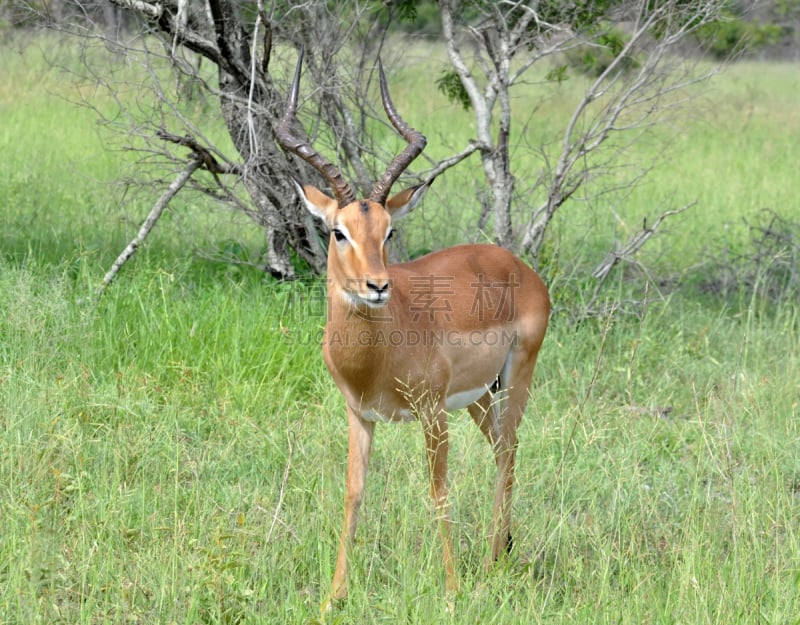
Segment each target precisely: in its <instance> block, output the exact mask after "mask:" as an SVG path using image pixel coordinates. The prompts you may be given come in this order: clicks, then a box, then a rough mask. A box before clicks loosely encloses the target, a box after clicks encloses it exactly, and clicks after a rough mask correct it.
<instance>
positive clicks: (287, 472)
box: [266, 436, 293, 542]
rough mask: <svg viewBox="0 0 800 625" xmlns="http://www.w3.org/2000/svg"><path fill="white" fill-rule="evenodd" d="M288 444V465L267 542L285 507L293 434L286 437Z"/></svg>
mask: <svg viewBox="0 0 800 625" xmlns="http://www.w3.org/2000/svg"><path fill="white" fill-rule="evenodd" d="M286 441H287V444H288V445H289V455H288V457H287V458H286V466H285V467H284V468H283V479H281V490H280V493H278V504H277V505H276V506H275V513H274V514H273V515H272V523H271V524H270V526H269V531H268V532H267V539H266V542H269V540H270V538H272V531H273V530H274V529H275V524H276V523H277V522H278V514H279V513H280V511H281V508H282V507H283V498H284V495H285V494H286V483H287V482H288V481H289V471H290V469H291V467H292V451H293V447H292V438H291V436H287V437H286Z"/></svg>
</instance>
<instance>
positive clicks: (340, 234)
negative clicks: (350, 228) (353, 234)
mask: <svg viewBox="0 0 800 625" xmlns="http://www.w3.org/2000/svg"><path fill="white" fill-rule="evenodd" d="M333 237H334V238H335V239H336V241H337V242H338V243H341V242H342V241H347V237H346V236H345V235H344V232H342V231H341V230H339V228H334V229H333Z"/></svg>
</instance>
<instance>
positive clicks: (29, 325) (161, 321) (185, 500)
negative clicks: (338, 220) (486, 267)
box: [0, 39, 800, 625]
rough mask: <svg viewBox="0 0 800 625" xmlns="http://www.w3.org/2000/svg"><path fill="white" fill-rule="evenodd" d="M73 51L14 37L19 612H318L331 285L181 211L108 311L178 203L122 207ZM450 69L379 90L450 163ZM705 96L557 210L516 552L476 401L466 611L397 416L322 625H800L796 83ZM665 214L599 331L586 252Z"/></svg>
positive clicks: (12, 557)
mask: <svg viewBox="0 0 800 625" xmlns="http://www.w3.org/2000/svg"><path fill="white" fill-rule="evenodd" d="M27 43H28V44H30V42H27ZM74 53H75V50H74V49H73V48H71V47H69V46H66V47H63V46H62V45H61V44H57V43H55V42H54V41H52V40H48V39H42V40H41V41H40V42H39V43H38V44H37V45H25V46H22V45H21V43H20V42H18V41H7V42H6V43H5V44H4V45H3V47H2V49H0V68H2V69H0V76H2V80H0V119H2V124H0V153H2V154H3V160H4V163H5V167H4V174H3V176H2V177H0V214H2V228H1V229H0V519H2V526H1V527H0V622H1V623H25V624H33V623H48V624H50V623H70V624H72V623H87V624H88V623H92V624H94V623H154V622H159V623H187V624H189V623H307V622H313V621H314V620H315V619H317V618H318V606H319V601H320V598H321V596H322V594H323V593H324V592H325V591H326V590H327V587H328V584H329V582H330V577H331V573H332V569H333V565H334V561H333V560H334V556H335V552H336V547H337V540H338V530H339V524H340V514H341V503H342V496H343V495H342V493H343V482H344V460H345V456H346V447H347V443H346V435H345V431H346V426H345V419H344V406H343V400H342V399H341V397H340V395H339V394H338V392H337V391H336V389H335V387H334V385H333V383H332V381H331V380H330V379H329V377H328V374H327V372H326V371H325V368H324V365H323V364H322V360H321V357H320V355H319V344H320V339H321V331H322V327H323V325H324V321H325V310H324V299H323V298H322V293H323V288H324V283H323V282H320V281H317V280H312V281H310V282H301V281H296V282H288V283H286V282H278V281H275V280H273V279H272V278H270V277H268V276H265V274H264V273H263V272H261V271H259V270H258V269H257V268H255V267H252V266H249V265H247V264H231V263H225V264H223V263H218V262H215V261H213V260H209V257H214V256H217V255H218V252H219V251H220V250H225V252H226V254H227V255H228V256H234V257H237V256H238V257H240V258H242V259H243V260H246V259H248V258H251V257H257V256H258V253H259V246H260V245H261V244H262V243H261V241H262V237H261V235H260V233H258V232H255V231H254V227H253V226H252V225H248V224H242V223H238V222H237V220H236V219H235V217H232V216H231V215H229V214H227V213H220V212H216V211H210V210H208V209H209V206H208V204H207V203H208V202H210V200H209V199H206V198H201V197H199V196H189V195H185V196H179V197H177V198H176V199H175V200H174V201H173V203H172V204H171V205H170V208H169V210H168V212H167V213H166V214H165V216H164V217H163V218H162V221H161V222H160V223H159V224H158V226H157V228H156V229H155V230H154V232H153V234H152V235H151V237H150V238H149V239H148V240H147V243H146V245H145V246H144V247H143V248H142V249H141V250H140V251H139V252H138V253H137V255H136V256H135V258H134V259H133V260H132V261H131V262H130V263H129V264H128V265H126V266H125V268H124V269H123V271H122V273H121V274H120V275H119V277H118V278H117V280H116V282H114V283H113V284H112V285H111V287H109V288H108V289H107V290H106V292H105V293H104V295H103V297H102V298H101V299H99V300H97V299H96V298H95V289H96V288H97V285H98V284H99V282H100V280H101V279H102V277H103V275H104V273H105V271H106V270H107V269H108V267H109V265H110V264H111V263H112V262H113V260H114V258H115V257H116V255H117V254H118V252H119V251H120V250H121V249H122V247H124V245H125V243H126V242H127V241H128V240H129V239H130V238H131V236H132V234H133V233H134V232H135V231H136V229H137V228H138V225H139V222H140V220H141V219H142V218H143V217H144V215H145V214H146V213H147V211H148V210H149V208H150V206H151V205H152V203H153V201H154V198H155V196H154V195H147V194H146V193H134V192H133V191H129V192H127V193H126V192H125V187H124V184H123V185H120V181H122V182H123V183H124V181H125V179H126V177H127V176H128V175H129V173H130V171H129V167H130V164H131V163H132V162H133V161H132V159H130V158H129V155H128V154H127V153H125V152H124V151H123V152H108V151H106V150H104V149H103V148H102V145H103V143H104V140H105V137H104V136H102V134H101V132H102V131H100V130H98V128H97V126H96V124H95V120H96V117H95V115H94V113H93V112H92V111H90V110H88V109H86V108H81V107H77V106H75V105H74V104H73V102H74V101H76V100H79V99H83V98H89V99H92V98H94V99H93V100H92V101H93V104H94V106H96V107H99V108H101V109H103V110H105V111H106V112H107V114H111V113H113V111H114V107H115V106H116V104H115V102H113V101H111V100H103V99H102V98H103V96H102V94H95V93H93V86H92V85H91V84H85V83H82V84H77V85H76V84H75V83H74V82H73V81H71V80H70V79H69V78H68V77H66V76H65V75H64V74H63V73H62V72H60V71H56V70H54V69H53V67H52V65H51V64H50V63H48V62H45V61H44V60H43V58H44V57H45V56H46V57H47V58H50V59H52V58H58V59H59V63H60V64H61V65H67V66H68V65H69V64H70V63H71V62H73V61H74V62H77V59H76V58H73V56H72V55H73V54H74ZM436 53H437V51H436V50H428V51H424V52H420V53H419V54H418V55H416V56H415V55H408V58H409V62H410V65H409V68H408V69H402V70H399V71H403V72H406V73H404V74H402V80H401V79H399V78H400V77H399V76H395V80H392V77H391V76H390V81H391V82H392V93H393V96H394V98H395V101H396V104H397V106H398V108H399V109H401V110H402V112H403V115H404V117H405V118H406V119H407V120H408V121H409V122H410V123H412V124H413V125H415V126H417V127H419V128H420V129H422V130H424V131H426V134H428V137H429V143H430V146H431V148H432V149H434V150H436V143H437V140H439V139H440V137H441V136H442V135H443V134H444V132H443V130H442V129H444V128H449V127H451V126H453V127H458V126H459V125H464V124H468V123H469V118H468V117H463V118H462V117H459V114H460V113H459V109H458V107H457V106H454V105H453V104H451V103H449V102H448V101H447V99H446V98H445V97H444V96H443V95H441V94H439V93H438V92H437V91H436V90H435V89H433V88H431V86H430V85H427V86H426V83H425V81H426V80H427V79H426V78H425V76H426V74H425V72H424V71H422V70H424V67H425V65H424V64H425V62H426V59H427V58H430V56H431V55H432V54H436ZM439 53H441V52H439ZM414 64H416V65H414ZM420 68H422V69H420ZM579 80H580V78H579V77H573V78H572V79H570V80H567V81H564V82H563V83H552V84H548V85H546V86H541V85H531V86H530V89H531V90H535V89H548V90H549V91H550V93H549V97H548V98H547V99H546V100H545V103H544V104H542V105H541V106H540V108H539V110H537V111H536V112H535V114H536V116H537V117H539V118H540V119H541V124H542V126H543V127H546V126H547V124H549V123H551V120H556V121H557V120H559V119H560V116H562V115H564V114H565V110H567V111H568V110H569V107H566V106H562V104H564V103H565V102H569V101H570V100H571V99H572V98H574V97H575V91H574V90H575V89H576V87H575V85H576V84H577V81H579ZM698 89H699V90H700V92H699V93H698V94H697V95H698V98H697V100H696V103H695V104H694V105H693V113H692V116H691V118H690V119H687V120H685V121H684V123H682V124H681V125H680V126H668V127H664V128H663V129H661V130H660V131H659V132H662V133H663V137H662V138H669V139H671V141H672V145H671V148H670V151H669V152H668V157H667V158H666V159H664V160H662V161H661V162H659V164H658V167H657V168H656V169H655V170H654V172H653V173H652V174H651V175H650V177H649V178H648V179H647V182H646V183H645V184H643V185H640V186H639V187H637V188H636V189H635V190H634V191H632V192H630V193H626V194H625V196H624V197H612V196H600V197H598V198H596V199H594V200H592V202H591V203H587V204H585V205H580V204H578V205H577V206H575V207H574V208H572V209H571V210H570V211H568V212H565V213H564V218H562V219H561V220H560V221H558V222H557V223H556V226H555V229H554V231H553V232H554V233H553V235H552V240H551V243H550V244H549V245H548V247H547V254H546V256H544V257H543V258H541V259H540V262H541V270H542V273H543V275H544V277H545V278H546V280H547V282H548V284H549V285H550V287H551V292H552V295H553V299H554V304H555V308H556V311H555V314H554V317H553V320H552V323H551V326H550V333H549V335H548V337H547V339H546V341H545V345H544V347H543V349H542V354H541V357H540V361H539V365H538V369H537V372H536V374H535V376H534V385H533V399H532V401H531V403H530V406H529V409H528V413H527V414H526V418H525V420H524V421H523V424H522V426H521V429H520V441H521V445H520V451H519V456H518V458H519V460H518V471H517V489H516V492H515V504H514V511H515V522H514V539H515V549H514V551H513V553H512V555H511V557H510V559H509V560H508V562H506V563H503V564H502V565H500V566H499V567H498V568H497V570H495V571H492V572H491V573H490V574H489V575H486V574H485V573H484V571H483V570H482V568H481V561H482V559H483V556H484V553H485V549H486V544H485V540H484V536H485V534H486V533H487V532H488V528H489V516H490V512H491V504H490V501H489V493H490V492H491V488H492V480H493V477H494V466H493V460H492V456H491V453H490V451H489V449H488V448H487V447H486V445H485V442H484V441H483V440H482V436H481V434H480V433H479V432H478V430H477V428H475V427H474V425H473V424H472V423H471V420H470V419H469V418H468V417H467V416H466V415H464V414H457V415H454V416H453V418H452V420H451V431H452V437H451V444H452V446H453V448H452V454H451V473H450V476H451V477H450V481H451V498H452V503H453V516H454V520H455V522H456V534H455V539H456V545H457V555H458V562H459V566H460V575H461V577H462V590H461V592H460V594H459V595H458V596H457V597H456V598H455V600H454V602H453V605H452V609H451V610H450V611H447V610H446V609H445V608H446V604H445V602H444V600H443V590H444V588H443V586H444V584H443V575H442V570H441V562H440V547H439V544H438V536H437V532H436V528H435V525H434V522H433V517H432V511H431V505H430V503H429V498H428V495H427V490H428V480H427V475H426V473H427V471H426V466H425V462H424V450H423V441H422V436H421V434H420V432H419V431H418V428H415V427H414V426H413V425H406V426H397V427H389V426H384V427H380V428H379V431H378V433H377V439H376V445H375V447H374V451H373V458H372V463H371V467H370V479H369V482H368V494H367V500H366V503H365V509H364V514H363V518H362V522H361V525H360V527H359V533H358V537H357V541H358V548H357V549H356V550H355V551H354V556H353V558H354V559H353V561H354V565H353V570H352V578H351V585H350V596H349V599H348V601H347V602H346V603H345V604H343V605H342V606H341V607H340V608H338V609H337V610H336V611H335V612H334V613H332V614H331V615H330V621H331V622H334V623H359V624H363V623H381V622H386V623H397V622H407V623H539V622H541V623H556V622H559V623H560V622H568V623H573V622H574V623H584V622H590V623H611V622H613V623H637V624H638V623H726V624H730V623H771V624H776V625H777V624H780V625H784V624H790V623H796V622H797V618H798V617H797V614H798V613H800V599H798V597H800V564H799V563H800V425H798V418H799V417H800V376H799V375H798V370H799V369H800V317H799V315H800V303H799V302H800V288H799V286H798V271H800V267H798V227H797V223H798V214H800V213H799V212H798V201H797V198H798V191H800V183H798V179H797V161H796V149H797V137H798V136H800V113H799V109H798V107H797V93H798V92H800V74H798V72H797V67H796V65H794V64H789V63H777V62H774V63H757V62H744V63H740V64H736V65H733V66H731V67H729V68H727V69H726V70H725V72H724V73H722V74H721V75H719V76H717V77H716V78H714V79H713V81H712V82H710V83H707V84H705V85H702V86H700V87H699V88H698ZM420 90H426V93H427V95H428V97H426V98H425V99H424V101H423V100H421V99H420V98H419V97H417V96H418V94H419V92H420ZM519 97H524V95H521V96H519ZM187 114H190V115H196V116H203V115H214V114H216V113H215V111H214V110H213V109H211V110H203V109H202V108H198V109H197V110H191V111H187ZM553 123H555V121H553ZM454 132H457V130H456V131H454ZM658 139H659V137H658V135H654V139H653V140H654V141H656V140H658ZM636 149H637V150H640V154H641V158H642V159H649V158H650V157H651V156H652V150H653V149H654V148H653V145H651V144H648V143H647V142H642V143H640V144H639V145H637V146H636ZM532 175H535V172H532ZM469 176H470V173H469V169H468V168H458V167H457V168H454V169H452V170H450V171H448V172H447V174H446V175H445V176H442V179H441V180H437V183H436V185H435V186H434V187H433V189H432V190H431V192H430V193H429V194H428V196H427V197H426V199H425V202H424V204H423V206H421V207H420V208H418V209H417V212H416V213H415V214H414V215H412V216H411V217H410V218H409V219H408V220H406V221H405V222H404V223H403V224H401V225H400V227H401V228H402V229H403V230H404V233H405V241H406V245H407V246H408V247H409V248H410V249H426V248H430V247H434V246H436V245H437V244H439V243H442V242H445V241H446V242H455V241H456V240H458V239H459V238H462V237H463V238H467V237H470V236H471V235H470V233H466V232H461V231H460V230H459V226H458V220H457V218H454V215H455V216H457V215H458V210H459V206H458V205H452V204H451V203H450V202H449V198H450V197H451V191H452V190H454V189H459V188H471V187H470V185H469ZM606 201H608V202H614V205H613V209H614V215H615V218H614V220H613V221H612V220H608V219H607V218H605V217H603V218H602V219H601V218H600V217H599V215H607V214H608V211H607V210H605V209H607V208H608V206H603V207H602V208H603V209H604V210H602V211H601V210H598V207H599V204H600V203H603V202H606ZM667 201H668V202H669V203H670V204H671V205H682V204H685V203H691V202H695V201H696V204H695V205H694V206H693V207H692V208H691V209H690V210H688V211H686V212H685V213H682V214H681V215H680V216H676V217H675V218H674V219H673V220H671V221H670V222H668V226H665V227H664V228H663V229H662V230H661V231H660V232H659V236H658V237H657V238H656V239H654V240H653V241H651V242H650V243H648V246H647V247H646V248H644V249H643V250H642V251H641V252H640V254H639V255H638V256H637V258H636V262H635V263H634V262H631V263H629V264H628V265H626V267H624V268H623V270H621V271H618V272H617V273H615V274H614V275H615V280H616V282H614V283H613V284H611V283H607V284H606V286H605V290H604V291H603V295H602V298H605V299H607V300H608V301H609V305H608V306H607V307H606V309H605V312H604V314H602V315H599V316H596V317H590V318H584V319H583V320H581V321H577V320H576V317H575V316H574V315H572V314H570V312H571V311H573V310H575V309H580V303H581V302H580V301H577V300H578V299H579V298H581V297H584V295H582V294H584V293H587V292H591V284H589V288H588V289H587V285H586V283H581V284H577V283H578V282H581V281H589V280H590V278H588V277H586V275H587V274H586V273H585V272H583V271H581V270H580V269H579V268H580V267H581V266H584V265H588V266H591V265H592V264H593V263H594V262H595V260H593V259H591V258H590V257H591V254H592V253H594V252H596V251H598V250H600V251H602V250H604V249H607V241H608V240H609V237H611V238H613V237H615V236H618V237H619V238H620V239H625V238H626V237H625V236H624V234H625V233H626V232H630V231H632V230H635V229H637V228H639V227H640V225H641V221H642V219H643V216H645V215H648V214H652V210H651V209H652V207H653V206H661V205H663V204H664V203H665V202H667ZM576 202H577V200H576ZM440 228H441V229H440ZM587 259H588V260H587ZM627 301H635V302H637V303H638V304H637V305H635V306H627V305H626V304H625V302H627ZM631 313H634V314H631Z"/></svg>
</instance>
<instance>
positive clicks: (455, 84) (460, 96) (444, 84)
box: [436, 69, 472, 111]
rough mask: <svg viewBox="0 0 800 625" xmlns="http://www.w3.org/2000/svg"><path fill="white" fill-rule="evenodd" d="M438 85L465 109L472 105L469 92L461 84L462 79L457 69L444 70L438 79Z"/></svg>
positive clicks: (448, 96) (446, 94)
mask: <svg viewBox="0 0 800 625" xmlns="http://www.w3.org/2000/svg"><path fill="white" fill-rule="evenodd" d="M436 87H437V88H438V89H439V91H440V92H441V93H442V94H444V95H445V96H446V97H447V99H448V100H449V101H450V102H453V103H455V104H460V105H461V106H462V108H463V109H464V110H465V111H468V110H469V109H470V108H471V107H472V102H470V99H469V94H468V93H467V90H466V89H464V85H463V84H461V79H460V78H459V77H458V74H457V73H456V71H455V70H453V69H445V70H442V73H441V75H440V76H439V78H437V79H436Z"/></svg>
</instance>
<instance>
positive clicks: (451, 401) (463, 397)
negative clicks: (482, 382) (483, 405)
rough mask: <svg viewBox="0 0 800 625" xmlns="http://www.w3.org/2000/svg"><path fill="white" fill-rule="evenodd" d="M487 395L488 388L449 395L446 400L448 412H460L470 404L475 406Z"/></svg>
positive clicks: (483, 387) (482, 387)
mask: <svg viewBox="0 0 800 625" xmlns="http://www.w3.org/2000/svg"><path fill="white" fill-rule="evenodd" d="M485 393H486V387H485V386H481V387H480V388H473V389H470V390H468V391H461V392H460V393H453V394H452V395H448V396H447V398H446V399H445V400H444V405H445V408H447V409H448V410H458V409H459V408H466V407H467V406H469V405H470V404H474V403H475V402H476V401H478V400H479V399H480V398H481V397H483V396H484V394H485Z"/></svg>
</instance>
